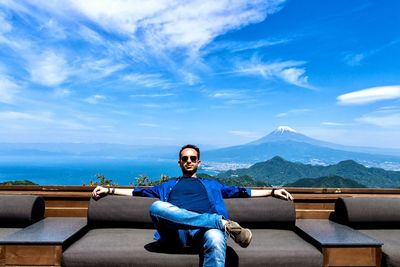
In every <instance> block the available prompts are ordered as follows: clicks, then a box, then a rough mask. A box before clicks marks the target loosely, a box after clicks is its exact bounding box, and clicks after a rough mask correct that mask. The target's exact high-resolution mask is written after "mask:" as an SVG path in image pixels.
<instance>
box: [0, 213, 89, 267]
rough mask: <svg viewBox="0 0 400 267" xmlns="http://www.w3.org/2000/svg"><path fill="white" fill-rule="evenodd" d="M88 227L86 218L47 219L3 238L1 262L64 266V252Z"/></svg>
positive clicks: (7, 263)
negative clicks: (62, 261)
mask: <svg viewBox="0 0 400 267" xmlns="http://www.w3.org/2000/svg"><path fill="white" fill-rule="evenodd" d="M86 228H87V220H86V218H70V217H68V218H62V217H59V218H47V219H44V220H42V221H39V222H37V223H35V224H32V225H30V226H28V227H26V228H24V229H22V230H20V231H18V232H15V233H13V234H11V235H8V236H6V237H4V238H2V239H0V265H1V264H4V265H13V266H28V265H32V264H33V263H35V265H49V266H60V264H61V254H62V251H63V249H65V248H66V247H67V246H68V245H69V244H71V242H73V241H74V240H76V238H77V237H78V236H79V235H80V234H82V233H83V232H84V231H85V230H86Z"/></svg>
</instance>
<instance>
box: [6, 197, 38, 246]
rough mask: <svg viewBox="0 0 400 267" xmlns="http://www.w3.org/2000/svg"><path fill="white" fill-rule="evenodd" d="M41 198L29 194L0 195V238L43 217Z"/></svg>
mask: <svg viewBox="0 0 400 267" xmlns="http://www.w3.org/2000/svg"><path fill="white" fill-rule="evenodd" d="M44 210H45V204H44V200H43V198H41V197H39V196H30V195H0V239H2V238H4V237H6V236H8V235H10V234H13V233H15V232H17V231H19V230H21V229H22V228H24V227H27V226H29V225H31V224H33V223H35V222H37V221H40V220H42V219H43V218H44Z"/></svg>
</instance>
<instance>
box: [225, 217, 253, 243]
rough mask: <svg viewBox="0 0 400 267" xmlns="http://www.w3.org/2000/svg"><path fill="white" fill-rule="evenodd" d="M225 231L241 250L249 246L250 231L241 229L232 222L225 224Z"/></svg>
mask: <svg viewBox="0 0 400 267" xmlns="http://www.w3.org/2000/svg"><path fill="white" fill-rule="evenodd" d="M225 231H226V232H227V233H229V235H230V236H231V237H232V239H233V240H234V241H235V242H236V243H238V244H239V246H241V247H242V248H245V247H247V246H248V245H249V244H250V242H251V237H252V236H253V234H252V233H251V231H250V229H247V228H243V227H242V226H240V225H239V224H238V223H237V222H234V221H228V222H227V223H226V224H225Z"/></svg>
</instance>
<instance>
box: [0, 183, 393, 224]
mask: <svg viewBox="0 0 400 267" xmlns="http://www.w3.org/2000/svg"><path fill="white" fill-rule="evenodd" d="M93 188H94V187H91V186H0V194H15V195H19V194H29V195H38V196H42V197H43V198H44V200H45V202H46V213H45V216H46V217H86V213H87V207H88V205H89V199H90V197H91V192H92V190H93ZM126 188H129V187H126ZM286 189H287V190H288V191H289V192H290V193H292V194H293V196H294V198H295V206H296V217H297V218H298V219H327V218H329V215H330V214H331V212H332V211H333V210H334V203H335V201H336V199H337V198H338V197H372V196H375V197H376V196H379V197H400V189H369V188H368V189H354V188H286Z"/></svg>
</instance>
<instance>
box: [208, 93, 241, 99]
mask: <svg viewBox="0 0 400 267" xmlns="http://www.w3.org/2000/svg"><path fill="white" fill-rule="evenodd" d="M208 96H209V97H211V98H221V99H232V98H238V97H240V96H241V95H240V94H239V93H235V92H213V93H210V94H209V95H208Z"/></svg>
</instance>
